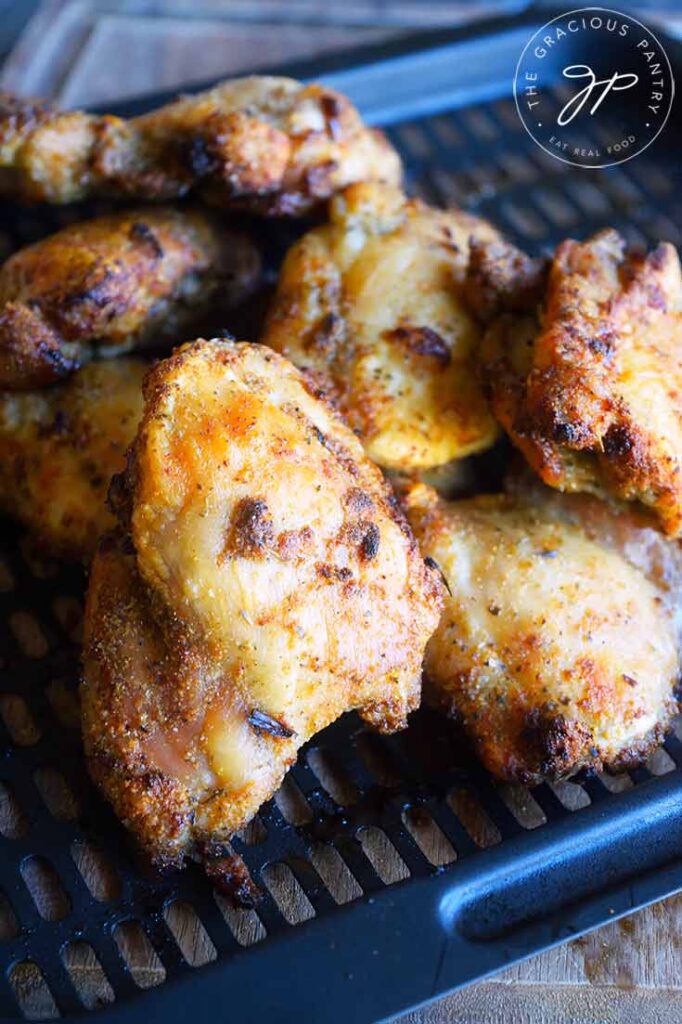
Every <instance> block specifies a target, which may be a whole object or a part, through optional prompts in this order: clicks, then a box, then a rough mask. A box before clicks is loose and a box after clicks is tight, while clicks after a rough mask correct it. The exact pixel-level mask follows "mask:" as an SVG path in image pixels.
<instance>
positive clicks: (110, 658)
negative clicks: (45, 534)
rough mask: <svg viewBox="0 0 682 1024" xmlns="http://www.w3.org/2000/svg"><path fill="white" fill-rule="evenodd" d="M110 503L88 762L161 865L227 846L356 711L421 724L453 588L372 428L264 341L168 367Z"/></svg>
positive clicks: (93, 622) (187, 354)
mask: <svg viewBox="0 0 682 1024" xmlns="http://www.w3.org/2000/svg"><path fill="white" fill-rule="evenodd" d="M112 500H113V501H114V502H115V504H116V505H117V507H118V509H119V512H120V516H121V519H122V522H123V524H124V527H123V532H122V533H120V534H118V535H116V534H113V535H111V536H110V537H109V539H108V541H106V542H104V543H103V545H102V547H101V548H100V550H99V552H98V554H97V555H96V557H95V560H94V566H93V569H92V574H91V578H90V588H89V592H88V599H87V608H86V616H85V617H86V627H85V632H86V639H85V660H84V664H85V676H84V683H83V688H82V706H83V726H84V735H85V747H86V753H87V757H88V762H89V766H90V771H91V773H92V775H93V777H94V779H95V780H96V782H97V783H98V784H99V785H100V786H101V788H102V789H103V791H104V793H105V794H106V795H107V797H108V798H109V800H110V801H111V802H112V803H113V805H114V808H115V810H116V812H117V813H118V815H119V816H120V817H121V818H122V820H123V821H124V822H125V823H126V824H127V826H128V827H129V828H130V829H131V830H132V831H133V832H134V834H135V835H136V836H137V837H138V839H139V840H140V841H141V843H142V844H143V845H144V847H146V849H147V850H148V851H149V852H150V853H151V854H152V856H153V857H154V858H155V860H156V861H158V862H160V863H163V864H181V863H182V861H183V858H184V857H185V856H187V855H196V856H199V857H200V858H205V857H208V858H210V857H212V856H214V855H216V856H219V855H220V853H221V843H223V842H224V841H225V840H227V838H228V837H229V836H230V835H231V834H232V833H233V832H234V831H235V830H237V829H239V828H241V827H242V826H243V825H244V824H245V823H246V822H248V821H249V819H250V818H251V817H252V816H253V815H254V814H255V812H256V811H257V810H258V808H259V807H260V805H261V804H262V803H263V802H264V801H265V800H267V799H268V798H269V797H270V796H271V795H272V793H274V792H275V790H276V789H277V787H278V786H279V784H280V782H281V780H282V777H283V776H284V774H285V772H286V770H287V768H288V767H289V766H290V765H291V764H292V763H293V761H294V760H295V759H296V754H297V751H298V749H299V747H300V746H301V745H302V744H303V743H305V742H306V740H308V739H309V738H310V737H311V736H312V735H313V734H314V733H316V732H318V731H319V730H320V729H322V728H324V727H325V726H326V725H328V724H329V723H330V722H333V721H334V720H335V719H336V718H338V716H339V715H341V714H342V713H343V712H345V711H349V710H351V709H357V710H359V711H360V714H361V715H362V716H363V718H365V720H366V721H368V722H369V723H370V724H371V725H373V726H375V727H376V728H378V729H380V730H382V731H391V730H394V729H399V728H402V727H403V726H404V725H405V719H406V715H407V713H408V712H409V711H410V710H411V709H412V708H414V707H415V706H416V705H417V704H418V702H419V692H420V675H421V660H422V656H423V652H424V648H425V645H426V641H427V639H428V637H429V636H430V635H431V633H432V632H433V630H434V628H435V626H436V624H437V622H438V617H439V613H440V609H441V606H442V600H441V584H440V581H439V578H438V575H437V573H436V572H435V571H434V570H432V569H430V568H428V567H427V566H426V565H425V564H424V561H423V559H422V557H421V555H420V553H419V550H418V548H417V545H416V542H415V541H414V538H413V537H412V534H411V532H410V530H409V527H408V526H407V523H406V522H405V520H404V518H403V517H402V515H401V514H400V513H399V512H398V510H397V506H396V504H395V502H394V500H393V498H392V493H391V492H390V490H389V489H388V487H387V485H386V484H385V482H384V480H383V478H382V475H381V473H380V471H379V470H378V469H377V468H376V467H375V466H373V465H372V463H371V462H370V461H369V459H367V457H366V456H365V454H364V452H363V450H362V447H361V445H360V443H359V441H358V440H357V438H356V437H355V436H354V435H353V433H352V432H351V431H350V430H348V428H347V427H345V426H344V425H343V424H342V423H341V421H340V420H339V419H338V418H337V417H336V416H335V414H334V413H333V411H332V410H331V409H330V408H328V407H327V406H326V405H325V404H324V403H323V402H322V401H320V400H319V399H318V398H316V397H315V395H314V393H313V391H312V389H311V386H310V384H309V383H308V382H307V381H306V380H305V378H304V377H303V376H302V375H301V374H299V372H298V371H297V370H296V369H295V368H294V367H293V366H291V364H289V363H288V362H287V361H286V360H285V359H283V358H282V357H281V356H279V355H277V354H276V353H274V352H271V351H269V350H268V349H266V348H264V347H263V346H257V345H248V344H237V343H233V342H220V341H210V342H207V341H199V342H196V343H194V344H191V345H188V346H185V347H183V348H181V349H179V350H178V351H177V352H176V354H175V355H174V356H173V357H172V358H170V359H168V360H166V361H164V362H162V363H160V364H159V365H158V366H157V367H156V369H155V370H153V371H152V373H151V374H150V376H149V377H148V378H147V381H146V384H145V412H144V417H143V420H142V425H141V428H140V431H139V433H138V436H137V439H136V441H135V443H134V446H133V448H132V449H131V457H130V459H129V463H128V468H127V470H126V473H125V475H124V476H123V477H122V478H121V479H120V480H119V481H118V482H117V484H116V486H115V487H114V488H113V490H112Z"/></svg>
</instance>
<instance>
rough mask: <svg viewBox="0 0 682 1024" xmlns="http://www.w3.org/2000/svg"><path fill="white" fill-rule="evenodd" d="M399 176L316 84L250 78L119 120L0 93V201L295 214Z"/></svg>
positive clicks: (376, 139) (382, 143)
mask: <svg viewBox="0 0 682 1024" xmlns="http://www.w3.org/2000/svg"><path fill="white" fill-rule="evenodd" d="M400 177H401V166H400V160H399V158H398V155H397V153H396V152H395V150H394V149H393V147H392V146H391V145H390V144H389V143H388V142H387V140H386V139H385V138H384V136H383V135H382V134H381V132H379V131H376V130H375V129H372V128H367V127H366V126H365V125H364V124H363V122H362V120H361V118H360V115H359V114H358V112H357V110H356V109H355V107H354V106H353V105H352V103H351V102H350V101H349V100H348V99H347V98H346V97H345V96H342V95H341V94H340V93H337V92H334V90H332V89H328V88H325V87H324V86H321V85H302V84H301V83H300V82H296V81H294V80H293V79H290V78H274V77H256V76H253V77H249V78H237V79H233V80H231V81H227V82H223V83H222V84H220V85H217V86H216V87H215V88H213V89H209V90H208V91H206V92H203V93H198V94H197V95H193V96H181V97H180V98H179V99H177V100H175V101H174V102H173V103H169V104H167V105H166V106H164V107H161V108H160V109H158V110H154V111H152V112H151V113H149V114H144V115H143V116H142V117H136V118H133V119H132V120H129V121H125V120H123V119H121V118H119V117H112V116H110V115H109V116H107V115H100V114H88V113H83V112H82V111H61V110H57V109H55V108H54V107H52V106H51V105H49V104H46V103H41V102H36V101H33V100H25V99H22V98H20V97H16V96H12V95H9V94H4V96H0V195H10V196H18V197H19V198H22V199H29V200H44V201H47V202H50V203H69V202H74V201H76V200H82V199H87V198H89V197H91V196H96V195H107V196H114V197H130V198H134V199H174V198H177V197H179V196H184V195H186V194H187V193H188V192H197V193H199V194H200V195H201V197H202V198H203V199H206V200H208V201H209V202H212V203H216V204H218V205H221V206H232V207H235V206H237V207H240V208H246V209H250V210H255V211H256V212H259V213H265V214H271V215H272V214H280V215H281V214H300V213H302V212H305V211H307V210H309V209H311V208H312V207H314V206H315V205H316V204H318V203H320V202H321V201H323V200H325V199H327V198H328V197H329V196H331V195H333V194H334V193H335V192H336V191H338V190H339V189H340V188H343V187H344V185H349V184H351V182H354V181H389V182H393V183H397V182H399V181H400Z"/></svg>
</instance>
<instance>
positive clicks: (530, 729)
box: [405, 484, 682, 784]
mask: <svg viewBox="0 0 682 1024" xmlns="http://www.w3.org/2000/svg"><path fill="white" fill-rule="evenodd" d="M405 507H406V510H407V514H408V518H409V520H410V522H411V524H412V526H413V529H414V531H415V534H416V536H417V539H418V541H419V544H420V546H421V550H422V553H423V554H424V555H425V556H426V557H427V559H433V560H434V563H435V564H437V565H438V566H439V567H440V569H441V571H442V573H443V576H444V578H445V580H446V581H447V585H448V588H449V591H450V596H449V597H447V598H446V603H445V610H444V612H443V616H442V618H441V622H440V626H439V628H438V630H437V631H436V633H435V634H434V636H433V638H432V639H431V641H430V642H429V645H428V647H427V652H426V658H425V664H424V671H425V680H424V697H425V700H427V701H428V702H429V703H431V704H433V705H435V706H436V707H439V708H442V709H443V710H445V711H446V712H447V713H449V714H451V715H453V716H455V717H458V718H459V719H460V720H461V722H462V724H463V726H464V729H465V731H466V733H467V734H468V736H469V737H470V739H471V740H472V742H473V744H474V747H475V749H476V751H477V753H478V754H479V756H480V758H481V760H482V761H483V763H484V764H485V766H486V767H487V768H488V770H489V771H490V772H492V773H493V775H495V776H497V777H499V778H501V779H506V780H509V781H513V782H521V783H526V784H528V783H535V782H538V781H540V780H542V779H543V778H550V779H556V778H560V777H565V776H569V775H571V774H573V773H575V772H576V771H577V770H578V769H580V768H585V767H590V768H597V769H600V768H602V767H604V766H608V767H610V768H623V767H633V766H634V765H636V764H638V763H639V762H641V761H642V760H643V759H644V758H645V756H646V755H647V753H649V752H650V751H651V750H652V749H653V748H654V747H655V746H656V745H657V744H658V743H659V742H660V740H661V738H662V736H663V734H664V732H665V730H666V728H667V726H668V724H669V722H670V720H671V718H672V716H673V715H674V714H675V713H676V712H677V710H678V705H677V700H676V698H675V692H676V684H677V682H678V677H679V669H680V658H679V643H680V592H681V591H680V587H681V585H682V551H681V550H680V547H679V545H678V544H677V543H675V542H672V541H669V540H667V539H665V538H664V537H662V536H661V534H660V533H658V532H657V531H655V530H653V529H651V528H649V527H647V526H642V525H638V524H637V523H636V522H635V520H634V519H633V518H632V517H631V516H630V515H629V514H625V513H619V512H617V511H615V510H614V509H613V508H611V507H609V506H608V505H606V504H605V503H603V502H601V501H600V500H599V499H597V498H594V497H592V496H589V495H562V494H559V493H558V492H555V491H551V490H549V489H548V488H541V485H537V488H536V489H531V490H529V491H526V492H525V493H517V494H505V495H500V494H497V495H485V496H479V497H477V498H473V499H470V500H466V501H459V502H444V501H442V500H441V499H440V498H439V497H438V496H437V495H436V493H435V492H434V491H433V490H431V488H429V487H427V486H425V485H423V484H416V485H413V487H412V489H411V490H409V491H408V493H407V495H406V496H405Z"/></svg>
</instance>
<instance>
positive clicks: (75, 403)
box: [0, 359, 148, 558]
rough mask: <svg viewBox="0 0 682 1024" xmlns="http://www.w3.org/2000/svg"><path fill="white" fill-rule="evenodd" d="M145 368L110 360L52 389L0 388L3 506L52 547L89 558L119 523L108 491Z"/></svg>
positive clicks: (129, 436)
mask: <svg viewBox="0 0 682 1024" xmlns="http://www.w3.org/2000/svg"><path fill="white" fill-rule="evenodd" d="M147 369H148V365H147V364H145V363H143V362H140V361H139V360H137V359H110V360H107V361H106V362H101V363H91V364H90V365H89V366H84V367H83V369H82V370H78V372H77V373H75V374H74V375H73V377H71V378H70V379H69V380H68V381H67V382H66V383H64V384H58V385H57V386H56V387H53V388H45V389H43V390H41V391H24V392H21V393H19V392H7V391H6V392H0V508H1V509H3V510H4V511H5V512H8V513H9V514H10V515H12V516H14V517H15V518H17V519H18V520H19V521H20V522H22V523H23V524H24V525H25V526H27V527H28V529H29V530H30V531H31V533H32V534H33V536H34V538H35V539H36V541H37V542H38V544H39V546H40V548H41V549H44V550H45V551H46V552H48V553H50V554H55V555H58V556H61V557H66V558H89V556H90V555H92V554H93V552H94V550H95V547H96V545H97V541H98V540H99V538H100V537H101V535H102V534H103V533H104V532H105V531H106V530H109V529H111V528H112V526H113V525H114V518H113V516H112V514H111V512H110V511H109V510H108V508H107V504H106V497H107V490H108V487H109V482H110V480H111V477H112V476H113V475H114V473H120V472H121V471H122V470H123V468H124V466H125V453H126V449H127V448H128V445H129V444H131V442H132V440H133V438H134V437H135V432H136V430H137V425H138V423H139V420H140V417H141V415H142V380H143V377H144V375H145V373H146V371H147Z"/></svg>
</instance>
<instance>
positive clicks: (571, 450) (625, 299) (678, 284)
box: [482, 231, 682, 536]
mask: <svg viewBox="0 0 682 1024" xmlns="http://www.w3.org/2000/svg"><path fill="white" fill-rule="evenodd" d="M482 362H483V373H484V376H485V379H486V381H487V387H488V390H489V393H490V396H491V401H492V405H493V408H494V411H495V414H496V415H497V417H498V419H499V420H500V422H501V423H502V425H503V426H504V428H505V430H507V432H508V433H509V435H510V437H511V439H512V440H513V441H514V443H515V444H516V445H518V447H519V448H520V449H521V451H522V452H523V454H524V455H525V457H526V458H527V460H528V462H529V463H530V464H531V466H532V467H533V468H534V469H535V470H536V471H537V472H538V473H539V474H540V476H541V477H542V479H543V480H544V481H545V483H547V484H551V486H553V487H557V488H559V489H560V490H563V491H592V492H594V493H597V494H607V495H611V496H612V497H615V498H618V499H620V500H623V501H627V502H635V503H637V504H639V505H641V506H643V507H645V508H646V509H648V510H649V513H650V515H651V517H652V519H653V520H654V521H656V522H657V523H658V525H659V527H660V528H661V529H662V530H664V532H666V533H668V534H670V535H671V536H680V535H682V276H681V274H680V262H679V259H678V257H677V253H676V252H675V249H674V248H673V247H672V246H671V245H668V244H665V243H662V244H661V245H659V246H658V247H657V248H656V249H655V250H654V251H653V252H651V253H650V254H649V255H648V256H643V255H636V254H627V253H626V252H625V243H624V241H623V239H621V238H620V237H619V235H618V234H616V232H615V231H603V232H601V233H600V234H598V235H595V236H594V237H593V238H591V239H590V240H588V241H587V242H583V243H580V242H573V241H567V242H563V243H562V244H561V245H560V246H559V248H558V249H557V251H556V255H555V257H554V261H553V264H552V268H551V272H550V277H549V284H548V287H547V294H546V298H545V303H544V308H543V309H542V311H541V313H540V320H539V325H538V322H537V320H536V319H535V317H533V316H530V315H521V316H509V315H507V316H502V317H500V318H499V319H498V320H497V321H496V322H495V323H494V324H493V325H492V327H491V328H490V330H489V332H488V334H487V336H486V339H485V343H484V346H483V349H482Z"/></svg>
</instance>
